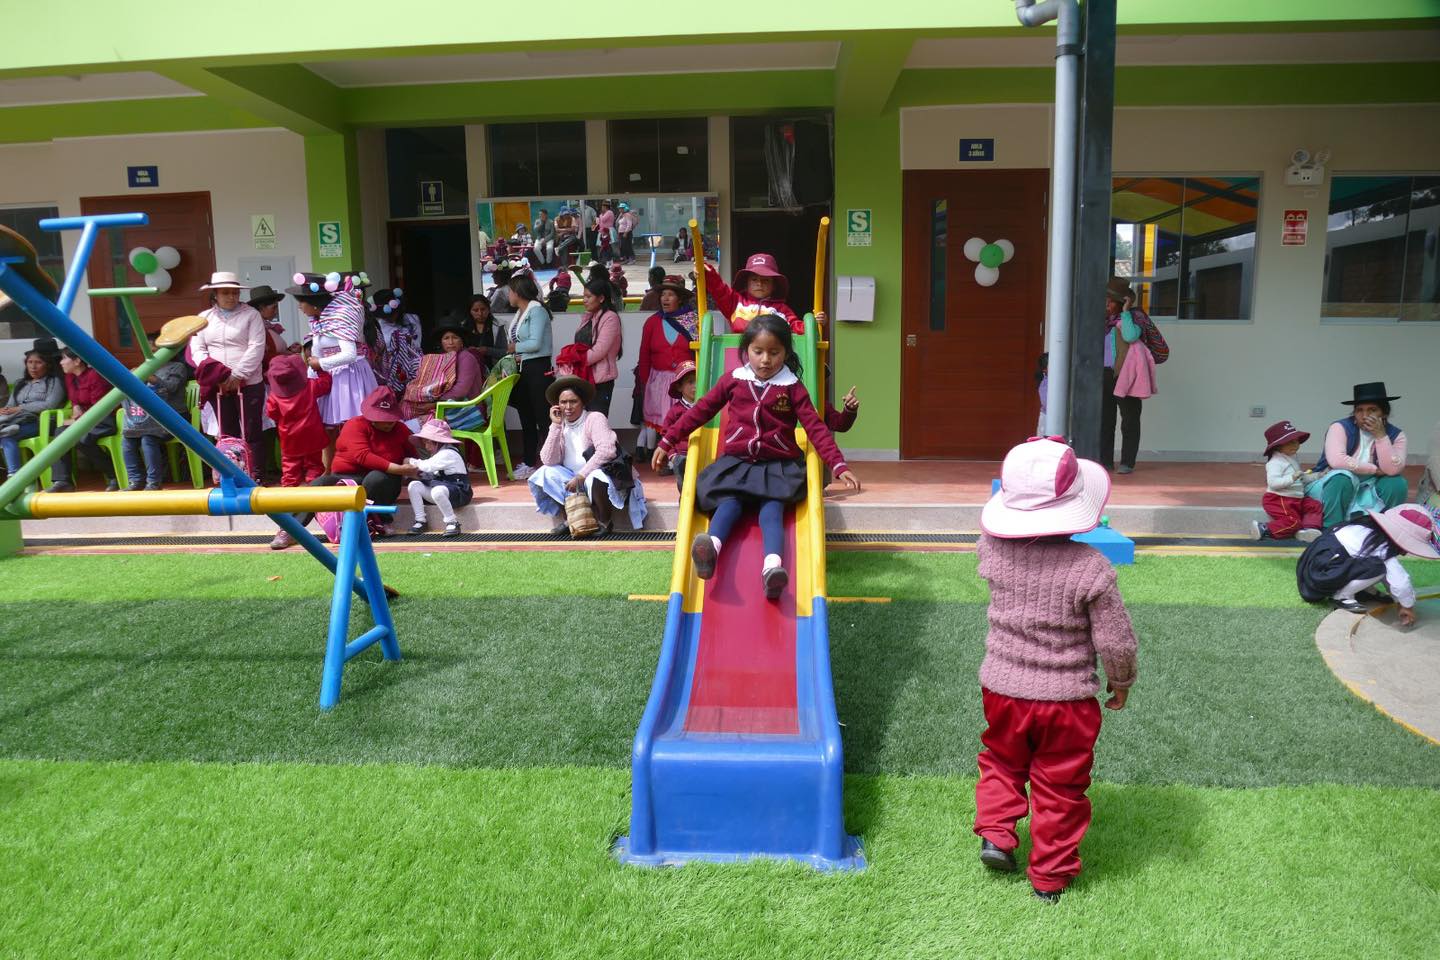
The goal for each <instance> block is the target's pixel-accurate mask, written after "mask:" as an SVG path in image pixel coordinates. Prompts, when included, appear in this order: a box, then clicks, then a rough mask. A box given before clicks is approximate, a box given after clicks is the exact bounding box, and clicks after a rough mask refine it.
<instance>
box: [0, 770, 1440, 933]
mask: <svg viewBox="0 0 1440 960" xmlns="http://www.w3.org/2000/svg"><path fill="white" fill-rule="evenodd" d="M626 793H627V778H626V776H625V773H624V772H623V771H619V770H596V769H558V770H557V769H529V770H509V771H491V770H470V771H457V770H449V769H444V768H435V767H431V768H419V767H409V766H362V767H328V768H327V767H314V766H294V765H244V766H224V765H198V766H197V765H188V764H162V765H130V764H126V765H101V764H89V763H71V764H46V763H37V762H23V761H7V762H0V805H3V809H4V811H5V815H4V817H0V891H3V893H4V894H5V903H6V909H5V910H3V911H0V944H4V948H3V952H4V953H5V955H6V956H13V957H106V956H146V957H161V956H165V957H168V956H185V957H191V956H193V957H214V956H223V957H247V958H255V957H274V956H284V957H315V958H322V957H324V958H328V957H423V958H444V957H467V958H468V957H505V958H512V957H514V958H520V957H525V958H528V957H536V958H540V957H545V958H555V957H564V958H569V957H574V958H592V957H609V956H624V957H643V958H656V960H660V958H667V960H668V958H676V957H722V958H759V957H777V958H782V957H783V958H789V960H795V958H821V957H827V958H828V957H856V958H869V957H877V956H886V957H907V958H908V957H919V958H928V957H935V958H942V957H943V958H951V957H970V956H977V957H978V956H986V957H989V956H999V957H1006V956H1014V957H1026V958H1047V957H1054V958H1074V957H1097V956H1125V957H1145V958H1150V957H1205V958H1227V957H1255V958H1266V960H1287V958H1296V960H1301V958H1303V960H1312V958H1316V957H1342V956H1378V957H1385V958H1387V960H1388V958H1397V957H1423V956H1427V955H1429V956H1433V955H1434V954H1433V952H1432V951H1433V947H1434V944H1435V941H1434V936H1435V931H1436V929H1437V925H1440V900H1437V896H1436V888H1437V886H1440V867H1437V863H1440V835H1437V833H1436V831H1435V830H1434V824H1435V823H1436V822H1437V821H1440V794H1437V793H1435V792H1433V791H1426V790H1415V789H1393V788H1391V789H1382V788H1340V787H1289V788H1273V789H1265V790H1246V791H1233V790H1205V789H1199V788H1194V787H1186V786H1168V787H1163V786H1138V785H1136V786H1125V787H1120V786H1114V785H1097V786H1096V787H1095V788H1093V790H1092V796H1093V798H1094V803H1095V814H1096V819H1095V824H1094V826H1093V827H1092V829H1091V831H1090V833H1089V835H1088V836H1087V838H1086V841H1085V845H1084V848H1083V855H1084V857H1085V862H1086V869H1085V872H1084V873H1083V874H1082V875H1081V879H1080V881H1079V882H1078V883H1077V884H1076V886H1075V887H1074V888H1072V890H1071V891H1070V892H1069V893H1067V894H1066V897H1065V899H1064V900H1062V902H1061V903H1060V904H1058V905H1056V906H1053V907H1052V906H1047V905H1045V904H1042V903H1040V902H1039V901H1037V900H1035V899H1034V898H1033V897H1031V896H1030V894H1029V888H1028V886H1027V885H1026V883H1025V881H1024V879H1023V877H1021V876H1010V877H1001V876H995V875H991V874H988V873H986V872H985V871H984V870H982V868H981V867H980V866H979V864H978V862H977V861H976V859H975V853H976V848H977V841H976V840H975V838H974V836H973V835H972V834H971V833H970V819H971V816H972V814H973V781H971V780H969V779H968V778H939V779H937V778H902V777H852V778H851V779H850V780H849V782H848V784H847V812H846V817H847V822H848V823H849V824H850V825H851V826H852V827H853V828H855V829H858V830H860V831H862V832H863V834H864V836H865V839H866V843H867V853H868V854H869V856H870V858H871V865H870V867H869V869H867V870H866V871H864V872H862V873H857V874H819V873H816V872H813V871H811V870H809V869H807V868H803V867H798V866H793V865H784V864H773V863H760V864H752V865H748V866H744V867H736V866H733V865H732V866H724V867H714V866H691V867H687V868H685V869H682V870H645V869H637V868H626V867H621V866H620V865H618V864H616V863H615V862H613V861H612V860H611V859H610V858H609V856H608V855H607V850H608V847H609V844H610V841H611V839H612V837H613V836H614V835H615V834H616V833H617V832H619V831H621V830H623V829H624V828H625V823H626V818H627V817H628V799H627V796H626Z"/></svg>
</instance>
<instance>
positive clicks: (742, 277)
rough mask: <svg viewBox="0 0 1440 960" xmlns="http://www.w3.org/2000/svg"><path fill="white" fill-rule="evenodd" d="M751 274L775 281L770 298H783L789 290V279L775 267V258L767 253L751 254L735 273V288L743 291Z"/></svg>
mask: <svg viewBox="0 0 1440 960" xmlns="http://www.w3.org/2000/svg"><path fill="white" fill-rule="evenodd" d="M752 276H753V277H769V278H770V279H772V280H774V281H775V287H774V289H773V290H771V292H770V299H771V300H784V299H785V295H786V294H787V293H789V292H790V281H789V280H786V279H785V274H783V273H781V272H780V271H779V270H778V269H776V267H775V258H774V257H772V256H770V254H768V253H755V254H751V256H750V259H749V260H746V261H745V266H743V267H741V268H740V269H739V270H738V271H736V273H735V289H736V290H738V291H739V292H741V293H744V292H745V286H746V284H748V283H749V282H750V278H751V277H752Z"/></svg>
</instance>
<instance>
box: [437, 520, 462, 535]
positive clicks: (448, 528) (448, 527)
mask: <svg viewBox="0 0 1440 960" xmlns="http://www.w3.org/2000/svg"><path fill="white" fill-rule="evenodd" d="M440 536H442V537H458V536H460V521H459V520H456V521H455V522H454V523H447V524H445V532H444V533H442V534H440Z"/></svg>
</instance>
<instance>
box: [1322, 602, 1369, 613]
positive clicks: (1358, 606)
mask: <svg viewBox="0 0 1440 960" xmlns="http://www.w3.org/2000/svg"><path fill="white" fill-rule="evenodd" d="M1331 602H1332V603H1334V604H1335V609H1336V610H1344V611H1345V612H1347V613H1358V614H1360V615H1361V616H1364V615H1365V614H1367V613H1369V612H1370V611H1369V609H1368V608H1366V606H1365V605H1364V604H1363V603H1360V602H1358V601H1356V600H1333V601H1331Z"/></svg>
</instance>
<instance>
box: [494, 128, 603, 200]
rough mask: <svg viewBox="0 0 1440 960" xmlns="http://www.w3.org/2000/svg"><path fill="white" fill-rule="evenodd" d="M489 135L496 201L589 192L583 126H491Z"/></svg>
mask: <svg viewBox="0 0 1440 960" xmlns="http://www.w3.org/2000/svg"><path fill="white" fill-rule="evenodd" d="M485 130H486V138H487V139H488V141H489V145H490V187H491V189H490V193H491V195H492V196H496V197H534V196H540V195H561V196H563V195H566V194H570V195H579V194H583V193H584V192H585V186H586V183H585V121H583V120H573V121H563V122H557V123H493V124H490V125H489V126H488V127H486V128H485Z"/></svg>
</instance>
